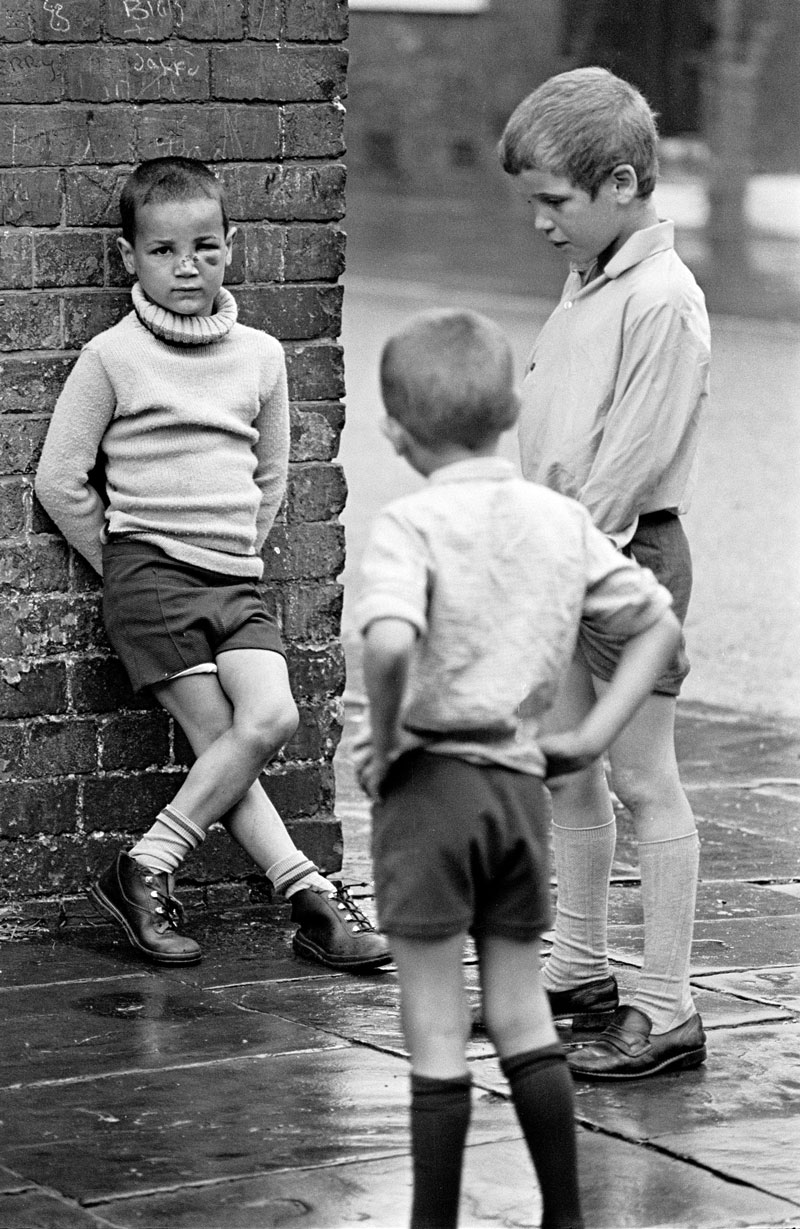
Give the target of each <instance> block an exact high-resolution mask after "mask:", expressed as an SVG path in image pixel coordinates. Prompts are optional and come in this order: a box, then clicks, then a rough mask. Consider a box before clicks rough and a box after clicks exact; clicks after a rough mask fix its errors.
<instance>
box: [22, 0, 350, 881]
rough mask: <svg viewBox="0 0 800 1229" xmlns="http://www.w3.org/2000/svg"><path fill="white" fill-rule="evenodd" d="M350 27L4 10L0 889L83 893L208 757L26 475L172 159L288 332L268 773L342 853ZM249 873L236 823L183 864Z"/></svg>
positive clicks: (235, 11)
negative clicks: (193, 176) (279, 726)
mask: <svg viewBox="0 0 800 1229" xmlns="http://www.w3.org/2000/svg"><path fill="white" fill-rule="evenodd" d="M346 21H347V16H346V5H345V0H215V2H214V3H210V2H209V0H92V3H87V2H86V0H2V5H0V104H1V105H0V227H1V228H2V229H1V230H0V239H1V242H2V249H1V259H0V901H7V902H8V901H26V900H27V901H31V900H34V899H38V900H39V901H45V900H52V901H56V900H60V899H63V898H68V897H70V896H71V895H73V894H75V893H77V892H79V891H80V890H81V888H82V886H83V884H84V882H85V880H86V878H87V876H88V875H89V874H91V873H93V872H94V871H95V870H97V869H98V868H99V867H100V866H102V864H103V863H105V862H106V861H107V860H108V859H109V857H110V856H111V855H112V854H113V852H114V851H115V850H116V849H117V848H118V846H119V844H120V842H121V840H124V839H126V838H128V837H130V836H134V835H136V834H138V833H139V832H140V831H141V830H142V828H143V827H144V826H146V825H148V824H149V823H150V821H151V819H152V817H153V816H154V814H155V812H156V811H157V810H158V808H159V807H160V806H161V805H163V803H165V802H166V801H167V800H168V799H169V798H170V797H171V796H172V795H173V794H174V792H175V790H176V788H177V785H178V783H179V780H180V775H181V774H182V773H183V772H184V771H185V769H186V766H187V764H188V763H190V762H191V753H190V751H189V749H188V746H187V744H186V742H185V739H184V738H183V736H182V734H181V733H180V731H178V730H176V729H175V728H173V726H172V724H171V722H170V721H169V720H168V719H167V717H166V715H165V714H164V713H163V712H162V711H161V710H160V709H159V708H158V707H157V706H156V705H154V704H153V703H152V701H148V700H147V699H146V698H144V699H139V698H135V697H134V696H133V695H132V693H131V692H130V689H129V687H128V685H127V682H126V679H125V676H124V674H123V672H122V670H121V667H120V666H119V664H118V662H117V660H116V658H115V657H114V656H113V654H112V653H111V651H110V649H109V646H108V644H107V641H106V639H105V635H104V632H103V628H102V620H101V616H100V589H99V584H98V581H97V578H96V577H95V575H94V573H93V572H92V571H91V569H90V568H89V567H88V566H87V565H86V564H85V563H84V562H83V561H82V560H81V559H80V557H78V556H76V555H75V554H74V553H73V552H72V551H70V550H68V549H67V547H66V545H65V543H64V541H63V540H62V538H61V537H60V535H59V534H58V532H57V531H56V530H55V527H54V526H53V525H52V523H51V522H50V521H49V520H48V518H47V516H46V515H45V513H44V512H43V510H42V509H41V508H40V507H39V506H38V505H37V503H36V500H35V498H34V496H33V492H32V480H33V474H34V471H35V467H36V463H37V459H38V455H39V451H40V448H41V444H42V441H43V439H44V435H45V431H46V429H47V423H48V418H49V414H50V412H51V410H52V407H53V404H54V401H55V398H56V396H57V395H58V391H59V389H60V387H61V385H62V383H63V381H64V378H65V376H66V374H67V372H68V371H69V369H70V367H71V365H72V363H73V361H74V359H75V356H76V353H77V352H78V350H79V349H80V347H81V346H82V345H83V344H84V343H85V342H86V341H87V340H88V338H90V337H91V336H92V335H94V334H95V333H96V332H97V331H99V330H100V329H104V328H107V327H109V326H110V325H112V324H113V323H115V322H116V321H117V320H118V319H119V318H120V317H121V316H122V315H123V314H124V313H125V312H126V311H128V310H129V306H130V300H129V295H128V293H127V290H126V287H127V284H128V281H129V279H128V278H127V275H126V274H125V272H124V270H123V268H122V265H121V262H120V259H119V256H118V254H117V250H116V243H115V238H116V234H117V233H118V232H117V229H116V226H117V198H118V192H119V188H120V185H121V182H122V181H123V179H124V178H125V176H126V174H127V173H128V171H129V170H130V169H131V167H132V165H133V164H134V163H135V162H136V161H138V160H139V159H141V158H148V157H156V156H160V155H164V154H184V155H188V156H190V157H196V158H200V159H203V160H205V161H206V162H209V163H210V164H212V165H213V166H214V167H215V169H216V170H217V171H218V172H219V173H220V174H221V176H222V177H223V179H224V181H225V185H226V189H227V193H228V199H229V212H230V215H231V218H232V220H233V221H234V222H235V223H236V224H237V226H238V228H239V233H238V235H237V237H236V240H235V255H234V260H233V265H232V268H231V269H230V270H229V274H228V277H227V282H228V285H230V286H231V288H232V289H233V291H234V294H235V295H236V298H237V300H238V303H239V308H240V319H241V320H242V321H243V322H244V323H247V324H252V325H255V326H258V327H263V328H266V329H268V330H269V331H270V332H272V333H274V334H276V335H277V336H278V337H279V338H280V339H281V340H282V342H283V343H284V345H285V349H286V355H287V360H288V369H289V385H290V395H291V397H292V454H291V472H290V477H289V488H288V494H287V498H286V500H285V506H284V508H283V509H282V511H281V513H280V516H279V520H278V523H276V525H275V527H274V529H273V532H272V534H271V536H270V539H269V541H268V543H267V546H266V548H265V559H266V569H265V584H266V587H267V589H268V591H269V593H270V594H271V595H272V600H273V602H274V607H275V609H276V610H277V613H278V615H279V617H280V620H281V623H282V626H283V630H284V635H285V637H286V640H287V644H288V651H289V665H290V673H291V678H292V684H293V689H294V693H295V697H296V699H297V701H298V704H299V706H300V709H301V715H302V719H301V725H300V729H299V731H298V733H297V734H296V736H295V737H294V738H293V739H292V741H291V743H290V744H289V745H288V746H287V747H286V748H285V750H284V753H283V754H282V756H281V757H280V759H279V760H278V761H277V762H276V763H275V764H274V765H273V766H272V767H271V768H270V770H269V773H268V775H267V776H266V777H265V783H266V784H267V787H268V790H269V793H270V795H271V797H272V799H273V801H274V802H275V804H276V806H277V807H278V808H279V809H280V811H281V812H282V814H283V815H284V817H285V819H286V821H287V823H288V826H289V827H290V829H291V830H292V831H293V833H294V835H295V838H296V839H297V841H298V844H300V846H301V848H303V849H304V850H305V852H306V853H307V854H308V855H309V856H310V857H312V858H315V859H316V860H318V861H319V862H320V864H321V865H323V866H324V867H325V868H327V869H337V868H338V867H339V865H340V861H341V832H340V828H339V825H338V823H337V821H336V819H335V816H334V781H333V771H332V764H331V760H332V756H333V752H334V750H335V747H336V743H337V741H338V738H339V734H340V728H341V712H340V707H341V701H340V698H339V697H340V695H341V692H342V689H343V683H344V666H343V657H342V652H341V647H340V644H339V641H338V633H339V618H340V607H341V589H340V586H339V585H338V584H337V583H336V577H337V575H338V574H339V572H340V571H341V568H342V565H343V561H344V542H343V531H342V527H341V526H340V524H339V523H338V520H337V514H338V512H339V511H340V510H341V508H342V505H343V502H344V498H345V484H344V479H343V476H342V473H341V470H340V469H339V468H338V466H337V465H336V464H335V463H334V462H333V458H334V456H335V453H336V450H337V446H338V437H339V432H340V429H341V426H342V419H343V410H342V407H341V404H340V401H339V398H340V397H341V395H342V392H343V376H342V357H341V352H340V348H339V346H338V344H337V340H336V339H337V337H338V334H339V330H340V310H341V289H340V287H339V286H338V285H337V279H338V277H339V275H340V274H341V272H342V269H343V264H344V235H343V234H342V233H341V231H340V230H339V229H338V227H337V224H336V223H337V220H338V219H340V218H341V217H342V215H343V212H344V167H343V166H342V165H341V163H340V162H339V161H338V159H339V158H340V156H341V154H342V152H343V143H342V130H343V107H342V104H341V102H340V97H341V96H342V95H343V94H344V90H345V65H346V53H345V50H344V48H343V46H342V41H343V39H344V37H345V34H346ZM253 872H254V867H253V865H252V863H250V862H249V861H248V860H247V859H246V858H245V857H244V855H242V854H241V853H240V852H239V850H238V849H237V847H236V846H234V845H233V843H232V842H230V840H229V839H228V838H227V836H226V835H225V834H224V833H223V832H222V831H221V830H215V831H214V832H213V833H212V836H211V839H209V840H208V841H207V842H206V845H205V846H204V848H203V851H202V853H201V854H199V855H195V856H194V857H193V858H192V860H191V862H190V863H189V864H188V866H187V876H190V877H191V879H192V880H193V881H194V882H195V883H197V884H199V885H201V886H202V891H203V892H204V893H205V895H206V896H208V897H210V898H213V899H230V898H235V899H239V898H242V897H243V896H244V894H245V885H246V884H248V883H249V884H251V885H252V884H254V883H257V881H255V880H253ZM262 882H263V880H262Z"/></svg>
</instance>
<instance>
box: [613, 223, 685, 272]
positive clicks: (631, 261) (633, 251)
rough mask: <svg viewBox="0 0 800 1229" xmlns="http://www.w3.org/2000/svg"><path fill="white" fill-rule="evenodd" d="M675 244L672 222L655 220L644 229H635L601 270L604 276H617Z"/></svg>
mask: <svg viewBox="0 0 800 1229" xmlns="http://www.w3.org/2000/svg"><path fill="white" fill-rule="evenodd" d="M674 246H675V226H674V224H673V223H672V222H657V223H656V225H655V226H646V227H645V228H644V230H635V231H634V232H633V234H632V235H631V236H630V238H629V239H626V240H625V242H624V243H623V245H622V247H621V248H620V249H619V251H618V252H615V253H614V255H613V256H612V257H611V259H610V260H609V262H608V264H607V265H606V267H605V269H604V270H603V272H604V273H605V275H606V277H619V275H620V273H624V272H625V271H626V269H632V268H633V266H634V265H639V264H641V263H642V261H643V260H647V258H648V256H655V255H656V253H657V252H668V251H669V250H670V248H673V247H674Z"/></svg>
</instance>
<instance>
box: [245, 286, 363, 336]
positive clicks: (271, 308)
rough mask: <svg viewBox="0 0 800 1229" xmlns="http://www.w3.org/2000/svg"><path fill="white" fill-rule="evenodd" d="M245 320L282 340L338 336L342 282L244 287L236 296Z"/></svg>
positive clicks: (339, 330) (340, 317)
mask: <svg viewBox="0 0 800 1229" xmlns="http://www.w3.org/2000/svg"><path fill="white" fill-rule="evenodd" d="M236 301H237V303H238V304H239V319H240V320H241V321H242V323H243V324H250V325H253V326H254V327H255V328H261V329H266V330H267V331H268V332H270V333H272V334H273V335H274V336H275V337H280V338H281V340H286V341H295V340H305V339H306V338H310V337H338V335H339V333H340V332H341V320H342V289H341V287H340V286H330V285H322V286H312V285H302V284H298V285H283V286H265V287H261V288H259V289H247V288H244V289H242V290H241V291H239V293H238V294H237V296H236Z"/></svg>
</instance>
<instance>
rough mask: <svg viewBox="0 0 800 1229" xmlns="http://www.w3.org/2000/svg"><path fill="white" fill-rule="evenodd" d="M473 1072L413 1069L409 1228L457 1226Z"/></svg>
mask: <svg viewBox="0 0 800 1229" xmlns="http://www.w3.org/2000/svg"><path fill="white" fill-rule="evenodd" d="M471 1088H472V1078H471V1076H469V1075H464V1076H460V1077H459V1078H458V1079H455V1080H434V1079H430V1078H429V1077H428V1076H425V1075H414V1074H413V1073H412V1075H411V1160H412V1164H413V1169H414V1202H413V1208H412V1212H411V1229H455V1226H456V1224H457V1223H458V1201H459V1196H460V1194H461V1167H462V1163H463V1159H464V1143H465V1141H466V1138H467V1130H468V1128H469V1119H470V1110H471Z"/></svg>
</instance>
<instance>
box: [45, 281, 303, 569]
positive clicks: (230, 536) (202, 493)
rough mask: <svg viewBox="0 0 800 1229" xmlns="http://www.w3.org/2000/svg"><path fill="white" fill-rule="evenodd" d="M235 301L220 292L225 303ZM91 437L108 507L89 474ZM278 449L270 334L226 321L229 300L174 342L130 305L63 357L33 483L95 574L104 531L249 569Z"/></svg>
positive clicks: (274, 504) (268, 518)
mask: <svg viewBox="0 0 800 1229" xmlns="http://www.w3.org/2000/svg"><path fill="white" fill-rule="evenodd" d="M134 301H136V300H135V299H134ZM232 302H233V300H232V296H230V294H228V293H227V292H224V303H227V304H229V305H230V303H232ZM159 311H160V314H161V316H169V317H170V319H171V320H172V321H173V322H174V327H175V328H181V327H182V328H184V329H185V330H187V331H188V330H190V329H191V328H192V326H193V325H194V327H195V331H196V329H197V325H196V322H195V321H193V320H192V319H191V318H187V319H186V320H184V319H183V318H179V317H173V316H171V315H170V314H169V313H164V312H163V311H162V310H161V309H159ZM221 315H222V313H221ZM187 321H188V322H187ZM213 321H214V318H213V317H204V318H203V322H205V323H206V324H207V325H209V322H211V324H213ZM159 327H160V326H159ZM99 448H102V452H103V454H104V457H105V465H106V470H105V477H106V487H107V496H108V501H109V502H108V506H107V507H104V506H103V502H102V500H101V498H100V496H99V495H98V493H97V491H96V490H95V489H94V487H93V486H92V485H91V484H90V482H89V473H90V471H91V469H92V467H93V466H94V464H95V460H96V458H97V453H98V449H99ZM288 458H289V402H288V394H287V385H286V365H285V359H284V354H283V349H282V347H281V344H280V342H279V341H277V340H276V338H274V337H271V336H270V335H269V334H267V333H264V332H262V331H261V330H260V329H253V328H248V327H247V326H246V325H242V324H238V323H236V322H235V308H234V309H233V312H232V314H231V312H229V313H228V316H227V319H225V320H224V323H223V324H222V325H221V326H220V330H219V335H218V336H217V337H216V339H215V340H213V341H210V342H208V343H206V342H205V341H203V342H202V343H197V344H196V343H195V342H194V341H192V340H191V339H189V340H187V341H186V343H185V344H176V343H175V342H174V341H172V340H165V338H164V336H159V335H156V334H155V333H154V332H153V331H152V330H151V327H148V326H146V324H145V322H144V321H143V319H141V318H140V316H139V314H138V312H131V313H130V314H129V315H128V316H126V317H125V318H124V319H123V320H121V321H120V322H119V324H116V325H114V327H113V328H110V329H107V330H106V331H105V332H103V333H100V334H98V336H97V337H95V338H94V339H93V340H92V341H90V342H89V343H88V345H87V346H86V347H85V348H84V349H83V350H82V351H81V353H80V355H79V357H78V360H77V362H76V363H75V366H74V367H73V368H72V371H71V372H70V374H69V376H68V378H67V381H66V383H65V385H64V388H63V390H62V392H61V395H60V397H59V398H58V401H57V403H56V407H55V410H54V412H53V418H52V421H51V423H50V428H49V430H48V434H47V438H46V440H45V444H44V449H43V451H42V457H41V461H40V463H39V468H38V471H37V475H36V493H37V495H38V496H39V499H40V500H41V502H42V504H43V506H44V507H45V509H46V510H47V512H48V513H49V514H50V516H51V518H52V519H53V520H54V521H55V523H56V525H57V526H58V527H59V529H60V530H61V531H62V533H63V534H64V536H65V538H66V539H67V541H68V542H69V543H70V545H71V546H74V547H75V548H76V550H78V551H80V553H81V554H82V555H83V556H84V557H85V558H86V559H87V560H88V562H89V563H90V564H91V565H92V567H93V568H94V569H95V570H96V571H97V572H102V543H103V541H104V540H105V538H106V536H107V535H109V534H111V535H120V536H123V537H135V538H136V539H138V540H141V541H146V542H150V543H152V544H154V545H156V546H159V547H160V548H161V549H162V550H164V551H165V552H166V554H168V555H169V556H170V557H171V558H173V559H178V560H181V561H182V562H185V563H191V564H194V565H195V566H197V567H202V568H207V569H209V570H211V571H214V572H218V573H222V574H224V575H233V576H243V577H253V578H257V577H260V576H261V574H262V572H263V568H264V565H263V561H262V559H261V557H260V551H261V547H262V545H263V543H264V541H265V539H266V537H267V534H268V532H269V530H270V527H271V526H272V523H273V521H274V519H275V514H276V512H277V510H278V507H279V505H280V502H281V499H282V497H283V493H284V490H285V486H286V474H287V467H288Z"/></svg>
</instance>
